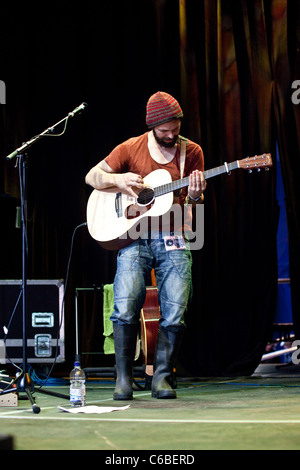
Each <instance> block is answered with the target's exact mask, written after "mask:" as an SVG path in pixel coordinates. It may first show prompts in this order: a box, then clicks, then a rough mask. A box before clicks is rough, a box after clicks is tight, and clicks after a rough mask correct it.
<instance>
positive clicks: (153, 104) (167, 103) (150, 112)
mask: <svg viewBox="0 0 300 470" xmlns="http://www.w3.org/2000/svg"><path fill="white" fill-rule="evenodd" d="M181 117H183V112H182V109H181V107H180V105H179V103H178V101H176V100H175V98H173V96H171V95H169V94H168V93H164V92H163V91H158V92H157V93H155V94H154V95H152V96H151V97H150V98H149V101H148V103H147V114H146V124H147V126H148V127H149V128H150V129H152V128H153V127H156V126H160V125H161V124H164V123H165V122H169V121H173V119H179V118H181Z"/></svg>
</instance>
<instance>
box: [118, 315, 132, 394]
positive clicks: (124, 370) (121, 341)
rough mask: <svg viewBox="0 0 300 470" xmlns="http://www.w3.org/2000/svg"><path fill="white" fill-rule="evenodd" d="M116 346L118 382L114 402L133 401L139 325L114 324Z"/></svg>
mask: <svg viewBox="0 0 300 470" xmlns="http://www.w3.org/2000/svg"><path fill="white" fill-rule="evenodd" d="M113 329H114V344H115V358H116V369H117V381H116V387H115V391H114V396H113V398H114V400H132V381H133V371H132V368H133V361H134V356H135V350H136V340H137V325H128V324H117V323H114V325H113Z"/></svg>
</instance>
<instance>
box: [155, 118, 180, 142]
mask: <svg viewBox="0 0 300 470" xmlns="http://www.w3.org/2000/svg"><path fill="white" fill-rule="evenodd" d="M180 128H181V120H180V119H174V120H173V121H170V122H166V123H165V124H161V125H160V126H156V127H154V129H153V134H154V137H155V139H156V141H157V143H158V144H159V145H161V146H162V147H167V148H170V147H174V145H175V144H176V142H177V139H178V135H179V132H180Z"/></svg>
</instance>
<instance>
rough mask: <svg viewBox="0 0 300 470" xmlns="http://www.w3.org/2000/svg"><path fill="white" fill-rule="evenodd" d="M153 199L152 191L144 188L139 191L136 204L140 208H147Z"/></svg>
mask: <svg viewBox="0 0 300 470" xmlns="http://www.w3.org/2000/svg"><path fill="white" fill-rule="evenodd" d="M153 199H154V189H152V188H145V189H142V190H141V191H140V193H139V194H138V197H137V203H138V204H139V205H140V206H148V204H151V202H152V201H153Z"/></svg>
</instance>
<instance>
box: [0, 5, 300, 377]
mask: <svg viewBox="0 0 300 470" xmlns="http://www.w3.org/2000/svg"><path fill="white" fill-rule="evenodd" d="M299 18H300V13H299V2H298V1H293V2H291V1H290V2H288V1H287V0H265V1H263V0H251V1H250V0H249V1H246V0H242V1H240V2H234V1H229V0H213V1H212V0H209V1H208V0H199V1H192V0H185V1H184V0H181V1H179V0H178V1H177V0H156V1H155V0H128V1H123V2H118V1H111V2H91V1H86V2H85V3H84V4H78V5H77V4H74V3H71V2H67V1H60V2H56V1H54V2H51V4H50V6H46V7H44V6H43V7H42V8H41V4H39V9H37V8H36V6H35V4H33V3H30V2H27V3H21V4H18V5H17V6H16V5H15V4H12V5H11V6H5V7H1V30H0V39H1V41H0V54H1V55H0V57H1V61H0V79H1V80H3V81H4V82H5V84H6V104H5V105H1V107H0V133H1V141H0V156H1V159H0V193H1V220H2V223H1V246H0V249H1V260H2V261H1V265H0V278H1V279H12V278H14V279H16V278H18V279H20V278H21V274H22V273H21V256H20V243H21V233H20V230H18V229H15V228H14V226H13V219H14V215H15V214H14V208H15V205H16V204H17V203H18V199H19V197H20V193H19V180H18V171H17V169H16V168H14V163H15V162H6V161H5V156H6V155H7V154H9V153H10V152H12V151H13V150H14V149H15V148H17V147H19V146H20V145H21V144H22V142H24V141H27V140H29V138H31V137H33V136H34V135H36V134H38V133H40V132H42V131H43V130H44V129H46V128H48V127H49V126H51V125H53V124H55V123H56V122H58V121H59V120H60V119H62V118H63V117H65V116H66V115H67V114H68V112H70V111H71V110H73V109H74V108H75V107H76V106H78V105H79V104H80V103H81V102H83V101H85V102H87V103H88V108H87V111H86V112H84V113H83V114H82V115H81V116H76V117H74V118H73V119H71V120H70V121H69V124H68V128H67V130H66V133H65V134H64V135H63V136H61V137H47V138H43V139H42V140H41V141H39V142H38V143H37V144H35V145H34V146H33V147H32V148H31V149H30V150H29V151H28V188H27V200H28V240H29V256H28V261H29V266H28V277H29V278H30V279H61V278H65V275H66V270H67V264H68V259H69V254H70V245H71V238H72V234H73V232H74V229H75V227H77V226H78V225H79V224H81V223H83V222H85V220H86V215H85V211H86V204H87V200H88V197H89V194H90V192H91V188H88V187H87V186H86V185H85V183H84V176H85V174H86V173H87V171H88V170H89V169H90V168H91V167H92V166H94V165H95V164H96V163H97V162H98V161H99V160H100V159H102V158H104V157H105V156H106V155H107V154H108V153H109V152H110V150H111V149H112V148H113V147H114V146H116V145H117V144H118V143H120V142H122V141H123V140H125V139H127V138H129V137H131V136H134V135H138V134H140V133H142V132H144V131H145V130H146V126H145V106H146V102H147V99H148V98H149V96H150V95H151V94H152V93H155V92H156V91H158V90H163V91H167V92H169V93H170V94H172V95H174V96H175V97H176V98H177V99H178V100H179V101H180V102H181V105H182V107H183V109H184V112H185V118H184V122H183V129H182V134H183V135H185V136H187V137H189V138H190V139H192V140H195V141H197V142H199V144H200V145H201V146H202V147H203V150H204V154H205V165H206V169H208V168H213V167H215V166H219V165H221V164H223V163H224V162H225V161H226V162H232V161H235V160H240V159H242V158H245V157H247V156H253V155H256V154H262V153H264V152H265V153H269V152H270V153H271V154H272V155H273V161H274V163H275V151H276V143H278V146H279V152H280V159H281V166H282V173H283V180H284V186H285V192H286V207H287V217H288V229H289V242H290V270H291V288H292V303H293V316H294V325H295V331H296V337H299V328H300V317H299V314H300V313H299V312H300V309H299V302H300V299H299V288H298V286H299V276H300V273H299V269H300V268H299V266H300V250H299V240H300V233H299V229H300V228H299V213H300V209H299V195H298V194H297V192H296V185H297V180H298V178H297V176H299V174H300V172H299V139H298V133H299V132H298V130H299V128H300V114H299V109H300V107H299V106H300V105H299V106H297V105H295V104H293V103H292V100H291V96H292V89H291V86H292V82H293V81H294V80H296V79H300V70H299V32H298V31H299V27H298V26H299ZM277 221H278V207H277V201H276V168H275V167H273V168H272V169H271V170H270V171H269V172H260V173H252V174H248V173H247V172H245V171H243V170H238V171H236V172H233V173H232V174H231V175H230V176H227V175H222V176H218V177H216V178H213V179H211V180H209V181H208V188H207V192H206V200H205V227H204V229H205V240H204V247H203V249H201V250H200V251H194V252H193V260H194V264H193V275H194V277H193V279H194V280H193V285H194V296H193V300H192V303H191V306H190V308H189V311H188V313H187V332H186V336H185V341H184V344H183V349H182V352H181V357H180V365H179V370H180V371H182V373H183V374H187V375H194V376H195V375H196V376H222V375H227V376H228V375H247V374H251V373H252V372H253V371H254V370H255V368H256V367H257V365H258V364H259V362H260V358H261V355H262V354H263V353H264V350H265V346H266V343H267V341H268V338H269V335H270V331H271V327H272V322H273V317H274V313H275V302H276V291H277V253H276V233H277ZM115 258H116V253H115V252H109V251H105V250H103V249H102V248H101V247H100V246H98V245H97V243H96V242H95V241H94V240H93V239H91V237H90V236H89V234H88V231H87V229H86V227H83V228H80V229H78V230H77V232H76V236H75V239H74V248H73V256H72V261H71V265H70V274H69V283H68V285H67V291H66V309H65V328H66V367H67V368H68V367H70V364H71V362H72V361H73V358H74V353H75V326H74V300H75V289H76V287H91V286H103V285H104V284H107V283H111V282H113V278H114V272H115ZM101 315H102V312H101V311H99V309H98V307H97V306H96V303H95V305H94V304H93V305H92V307H91V306H90V305H88V303H87V302H86V303H84V302H83V307H82V311H81V320H80V321H81V341H82V343H81V344H82V350H85V351H87V350H90V351H92V350H98V349H99V346H98V342H99V337H101V334H102V332H99V331H98V329H99V316H101ZM85 365H90V364H85ZM92 365H96V364H92ZM97 365H98V366H99V367H101V366H102V364H101V363H98V364H97Z"/></svg>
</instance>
